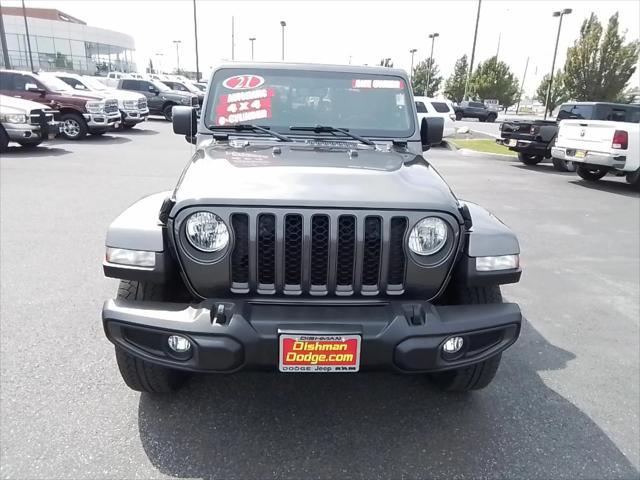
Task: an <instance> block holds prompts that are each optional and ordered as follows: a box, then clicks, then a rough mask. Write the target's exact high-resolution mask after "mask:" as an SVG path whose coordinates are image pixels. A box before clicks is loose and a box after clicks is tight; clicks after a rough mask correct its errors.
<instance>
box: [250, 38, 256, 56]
mask: <svg viewBox="0 0 640 480" xmlns="http://www.w3.org/2000/svg"><path fill="white" fill-rule="evenodd" d="M249 41H250V42H251V61H252V62H253V42H255V41H256V37H251V38H250V39H249Z"/></svg>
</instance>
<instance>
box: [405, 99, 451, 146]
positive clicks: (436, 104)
mask: <svg viewBox="0 0 640 480" xmlns="http://www.w3.org/2000/svg"><path fill="white" fill-rule="evenodd" d="M414 98H415V102H416V111H417V112H418V120H419V121H422V119H423V118H426V117H440V118H442V119H444V133H443V137H450V136H452V135H455V134H456V127H455V125H454V121H455V119H456V114H455V111H454V109H453V104H452V103H451V102H449V101H448V100H436V99H434V98H429V97H414Z"/></svg>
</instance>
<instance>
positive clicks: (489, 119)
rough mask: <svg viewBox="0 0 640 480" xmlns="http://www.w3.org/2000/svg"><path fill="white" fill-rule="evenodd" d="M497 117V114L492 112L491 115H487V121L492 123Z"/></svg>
mask: <svg viewBox="0 0 640 480" xmlns="http://www.w3.org/2000/svg"><path fill="white" fill-rule="evenodd" d="M497 118H498V116H497V115H493V114H491V115H489V116H488V117H487V122H490V123H493V122H495V121H496V119H497Z"/></svg>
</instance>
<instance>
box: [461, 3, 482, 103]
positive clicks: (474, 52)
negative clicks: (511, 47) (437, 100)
mask: <svg viewBox="0 0 640 480" xmlns="http://www.w3.org/2000/svg"><path fill="white" fill-rule="evenodd" d="M481 6H482V0H478V13H477V14H476V30H475V33H474V34H473V47H472V48H471V62H470V63H469V71H468V72H467V80H466V82H464V95H463V96H462V98H464V99H465V100H467V92H468V90H469V81H470V80H471V72H473V59H474V58H475V56H476V40H477V39H478V24H479V23H480V7H481Z"/></svg>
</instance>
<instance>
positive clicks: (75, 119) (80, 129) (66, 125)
mask: <svg viewBox="0 0 640 480" xmlns="http://www.w3.org/2000/svg"><path fill="white" fill-rule="evenodd" d="M60 120H61V121H62V132H61V133H62V136H63V137H64V138H66V139H67V140H80V139H81V138H84V137H86V136H87V132H88V128H87V122H85V121H84V118H82V115H80V114H79V113H73V112H72V113H63V114H62V115H61V116H60Z"/></svg>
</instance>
